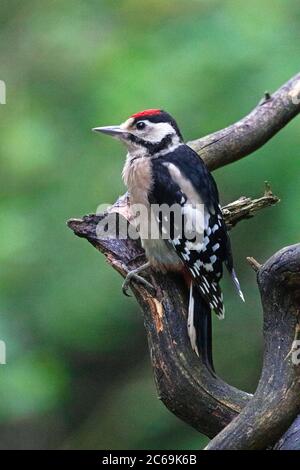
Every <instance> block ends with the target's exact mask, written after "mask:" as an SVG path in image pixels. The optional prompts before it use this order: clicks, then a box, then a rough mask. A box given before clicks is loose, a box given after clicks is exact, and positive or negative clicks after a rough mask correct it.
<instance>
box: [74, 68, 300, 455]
mask: <svg viewBox="0 0 300 470" xmlns="http://www.w3.org/2000/svg"><path fill="white" fill-rule="evenodd" d="M299 111H300V74H298V75H296V76H295V77H294V78H292V79H291V80H290V81H289V82H287V83H286V84H285V85H283V86H282V87H281V88H280V89H279V90H278V91H276V92H275V93H274V94H273V95H267V96H266V97H265V98H264V99H263V100H262V101H261V102H260V103H259V104H258V105H257V106H256V108H255V109H254V110H253V111H252V112H251V113H250V114H249V115H248V116H246V117H245V118H244V119H242V120H241V121H239V122H237V123H235V124H233V125H232V126H230V127H227V128H225V129H223V130H221V131H218V132H216V133H214V134H211V135H209V136H206V137H203V138H201V139H197V140H195V141H193V142H190V143H189V145H191V146H192V147H193V148H194V149H195V150H196V151H197V152H198V153H200V155H201V157H202V158H203V159H204V161H205V163H206V164H207V166H208V167H209V168H210V169H211V170H213V169H216V168H219V167H221V166H223V165H226V164H228V163H231V162H233V161H236V160H238V159H240V158H242V157H244V156H246V155H248V154H250V153H251V152H253V151H254V150H256V149H257V148H259V147H260V146H262V145H263V144H264V143H265V142H267V141H268V140H269V139H270V138H271V137H272V136H273V135H274V134H276V132H278V131H279V130H280V129H281V128H282V127H284V126H285V125H286V124H287V123H288V122H289V121H290V120H291V119H292V118H293V117H295V116H296V115H297V114H298V113H299ZM277 201H278V198H276V196H274V195H273V194H272V193H271V192H270V191H269V190H267V191H266V193H265V195H264V196H263V197H262V198H259V199H256V200H251V199H249V198H245V197H244V198H241V199H239V200H238V201H235V202H234V203H231V204H228V205H227V206H226V207H224V208H223V214H224V217H225V220H226V223H227V225H228V227H229V228H232V227H233V226H234V225H235V224H236V223H238V222H239V221H240V220H242V219H245V218H249V217H251V216H253V215H254V213H255V212H256V211H257V210H260V209H262V208H264V207H267V206H269V205H273V204H274V203H276V202H277ZM112 210H114V211H117V212H119V213H121V214H123V215H125V217H126V214H128V201H127V198H126V196H123V197H122V198H120V200H119V201H118V202H117V203H116V205H114V206H113V208H112ZM102 217H103V215H90V216H85V217H83V219H72V220H70V221H69V223H68V225H69V227H70V228H71V229H72V230H73V231H74V233H75V234H76V235H78V236H79V237H83V238H86V239H87V240H88V241H89V242H90V243H92V244H93V245H94V246H95V247H96V248H97V249H98V250H99V251H101V252H102V253H103V254H104V255H105V256H106V258H107V260H108V262H109V263H110V264H111V266H112V267H113V268H114V269H116V270H117V271H118V272H119V273H120V274H121V275H122V276H125V275H126V273H127V272H128V271H129V270H130V269H133V268H135V267H137V266H138V265H139V264H141V263H142V262H143V259H142V257H143V251H142V249H141V247H140V244H139V242H138V241H136V242H135V241H133V240H130V239H127V240H119V239H114V240H112V239H105V238H99V237H98V236H97V224H98V222H99V221H100V220H101V219H102ZM256 268H257V269H256V270H257V271H258V279H259V287H260V291H261V296H262V303H263V308H264V321H265V323H264V332H265V350H264V366H263V371H262V376H261V379H260V382H259V386H258V389H257V391H256V393H255V395H254V396H253V398H252V397H251V396H250V395H249V394H247V393H245V392H242V391H240V390H237V389H236V388H234V387H231V386H230V385H228V384H226V383H225V382H224V381H222V380H221V379H219V378H218V377H217V376H216V375H214V374H213V373H211V372H210V371H209V370H208V369H207V368H206V367H205V365H204V364H202V362H201V360H199V358H198V357H197V356H196V355H195V354H194V353H193V351H192V350H191V348H190V344H189V340H188V336H187V331H186V315H187V311H186V310H187V293H186V292H185V290H184V289H183V287H182V282H181V280H180V279H178V278H177V277H176V276H175V275H169V276H165V275H161V274H159V273H154V272H152V273H151V274H150V276H151V283H152V284H153V285H154V287H155V288H156V295H155V296H153V294H152V293H150V292H147V290H145V288H144V287H142V286H140V285H138V284H134V286H133V292H134V295H135V296H136V298H137V300H138V302H139V304H140V305H141V308H142V312H143V316H144V323H145V327H146V330H147V334H148V340H149V347H150V352H151V361H152V365H153V369H154V375H155V380H156V384H157V389H158V393H159V397H160V398H161V399H162V401H163V402H164V403H165V404H166V406H167V407H168V408H169V409H170V410H171V411H172V412H173V413H174V414H176V415H177V416H178V417H180V418H181V419H183V420H184V421H186V422H187V423H189V424H190V425H192V426H194V427H195V428H196V429H198V430H199V431H201V432H202V433H204V434H206V435H207V436H209V437H212V438H213V437H214V436H216V435H217V434H218V433H220V434H219V435H217V437H215V439H213V440H212V441H211V443H210V444H209V446H208V448H212V449H219V448H220V449H221V448H233V449H242V448H243V449H247V448H250V449H256V448H266V447H267V446H269V445H273V444H274V443H275V441H276V440H278V439H279V438H280V437H281V436H282V435H283V433H284V432H285V431H286V430H287V429H288V427H289V426H290V425H291V423H292V421H293V420H294V419H295V418H296V415H297V414H298V413H299V412H300V399H299V397H300V390H299V376H300V370H299V369H300V366H295V365H294V363H293V361H292V356H291V355H289V354H288V353H289V351H290V350H291V348H292V343H293V338H294V333H295V328H296V325H297V322H298V315H299V298H300V297H299V291H300V275H299V270H300V247H299V245H296V246H293V247H290V248H286V249H284V250H282V251H281V252H279V253H277V254H276V255H274V257H272V258H271V259H270V260H269V261H268V262H267V263H266V264H265V265H263V266H260V265H259V264H256ZM242 410H243V411H242ZM234 418H236V419H234ZM229 423H231V424H229ZM224 428H225V429H224ZM222 429H223V431H222ZM221 431H222V432H221ZM299 434H300V431H299V421H298V420H295V422H294V424H292V425H291V427H290V429H289V430H288V431H287V433H286V434H284V435H283V437H282V438H281V439H280V441H279V443H278V444H277V448H289V447H292V446H295V442H297V439H298V442H299V440H300V439H299Z"/></svg>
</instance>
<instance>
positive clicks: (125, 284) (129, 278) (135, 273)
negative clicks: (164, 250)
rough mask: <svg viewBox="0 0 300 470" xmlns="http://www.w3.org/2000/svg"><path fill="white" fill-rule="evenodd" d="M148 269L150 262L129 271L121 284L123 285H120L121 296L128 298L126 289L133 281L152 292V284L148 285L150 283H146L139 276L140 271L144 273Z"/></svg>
mask: <svg viewBox="0 0 300 470" xmlns="http://www.w3.org/2000/svg"><path fill="white" fill-rule="evenodd" d="M149 267H150V262H149V261H148V262H147V263H145V264H143V265H142V266H140V267H139V268H136V269H133V270H132V271H129V273H128V274H127V276H126V277H125V281H124V282H123V285H122V291H123V294H125V295H127V296H129V294H128V293H127V291H128V288H129V286H130V284H131V282H132V281H133V280H135V281H137V282H139V283H140V284H143V285H144V286H145V287H147V288H148V289H150V290H151V291H152V292H153V290H154V287H153V286H152V284H150V282H148V281H146V279H144V278H143V277H142V276H139V273H141V272H142V271H145V270H146V269H148V268H149Z"/></svg>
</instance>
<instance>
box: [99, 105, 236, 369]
mask: <svg viewBox="0 0 300 470" xmlns="http://www.w3.org/2000/svg"><path fill="white" fill-rule="evenodd" d="M93 130H94V131H97V132H102V133H104V134H108V135H110V136H112V137H115V138H117V139H119V140H120V141H121V142H123V143H124V144H125V146H126V147H127V149H128V153H127V158H126V162H125V165H124V169H123V180H124V182H125V184H126V186H127V187H128V191H129V200H130V204H131V205H133V204H142V205H143V206H145V207H146V208H147V213H148V215H149V214H150V213H151V207H152V205H153V204H158V205H162V204H167V205H168V206H172V205H174V204H177V205H178V206H179V208H180V210H181V213H182V216H183V220H184V222H183V223H185V224H186V225H189V226H190V227H193V228H194V229H195V230H196V233H197V231H199V232H200V231H201V228H199V229H198V227H197V224H196V225H195V215H197V214H196V213H197V210H198V207H199V205H201V207H204V213H203V214H202V215H203V226H202V234H201V235H202V237H201V238H200V241H199V240H195V239H193V238H192V239H187V237H186V236H185V234H184V233H182V236H180V237H179V236H176V237H175V236H174V235H173V236H172V230H171V231H170V236H169V238H168V239H163V238H159V239H157V238H156V239H152V238H151V236H150V237H145V238H143V237H142V236H141V243H142V246H143V248H144V250H145V254H146V258H147V263H146V264H144V265H142V266H141V267H139V268H138V269H135V270H133V271H131V272H130V273H129V274H128V275H127V277H126V279H125V282H124V284H123V288H124V292H126V290H127V287H128V285H129V283H130V282H131V280H133V279H135V280H136V281H139V282H142V283H144V284H146V285H147V286H149V283H148V282H147V281H146V280H145V279H144V278H143V277H141V276H140V275H139V274H140V273H141V272H142V271H145V270H146V269H147V268H149V267H151V268H153V269H155V270H158V271H162V272H168V271H176V272H181V273H182V274H183V275H184V279H185V280H187V282H188V284H189V308H188V320H187V330H188V335H189V338H190V342H191V346H192V348H193V350H194V351H195V352H196V354H198V355H199V351H200V353H201V351H202V350H203V349H205V348H203V343H204V342H205V341H207V338H206V336H205V333H204V330H205V329H206V328H207V318H208V316H209V315H210V314H211V311H214V312H215V313H216V314H217V316H218V317H219V318H224V312H225V309H224V304H223V295H222V292H221V288H220V284H219V283H220V280H221V278H222V274H223V264H225V266H226V268H227V269H228V271H229V273H230V274H231V276H232V278H233V281H234V283H235V285H236V288H237V290H238V292H239V295H240V297H241V298H242V300H243V301H244V296H243V293H242V291H241V288H240V284H239V281H238V279H237V276H236V274H235V271H234V269H233V259H232V252H231V245H230V240H229V236H228V233H227V229H226V225H225V222H224V219H223V216H222V211H221V207H220V204H219V194H218V189H217V185H216V183H215V180H214V178H213V177H212V175H211V173H210V172H209V170H208V168H207V167H206V165H205V164H204V162H203V160H202V159H201V158H200V157H199V155H198V154H197V153H196V152H194V150H192V149H191V148H190V147H189V146H188V145H186V144H185V143H184V140H183V137H182V134H181V132H180V130H179V127H178V125H177V123H176V121H175V120H174V119H173V118H172V116H170V114H168V113H167V112H165V111H163V110H161V109H147V110H145V111H141V112H139V113H136V114H133V115H132V116H130V117H129V118H128V119H127V120H126V121H125V122H123V123H122V124H121V125H119V126H108V127H96V128H94V129H93ZM159 222H162V221H161V220H160V221H159ZM169 222H170V221H169ZM142 223H143V221H142V220H141V224H142ZM171 223H172V221H171ZM160 229H161V225H160ZM171 229H172V227H171ZM205 359H206V361H207V362H208V363H209V364H210V365H211V367H212V368H213V366H212V358H211V357H206V358H205Z"/></svg>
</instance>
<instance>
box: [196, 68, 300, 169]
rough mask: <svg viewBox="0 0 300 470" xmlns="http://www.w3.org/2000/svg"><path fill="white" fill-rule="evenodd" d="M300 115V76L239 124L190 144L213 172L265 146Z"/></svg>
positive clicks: (299, 74)
mask: <svg viewBox="0 0 300 470" xmlns="http://www.w3.org/2000/svg"><path fill="white" fill-rule="evenodd" d="M299 112H300V73H298V74H297V75H295V76H294V77H293V78H291V80H289V81H288V82H287V83H285V84H284V85H283V86H282V87H281V88H279V89H278V90H277V91H276V92H275V93H273V94H272V95H268V96H267V97H266V98H264V99H263V100H262V101H260V102H259V104H258V105H257V106H256V107H255V108H254V109H253V111H251V113H250V114H248V115H247V116H246V117H244V118H243V119H241V120H240V121H238V122H236V123H235V124H233V125H231V126H229V127H226V128H225V129H222V130H220V131H218V132H214V133H213V134H209V135H207V136H205V137H202V138H200V139H196V140H192V141H190V142H188V145H190V147H192V148H193V149H194V150H195V151H196V152H197V153H199V155H200V156H201V158H202V159H203V160H204V162H205V163H206V165H207V166H208V168H209V169H210V170H215V169H216V168H220V167H222V166H224V165H228V164H229V163H232V162H235V161H236V160H240V159H241V158H243V157H245V156H246V155H249V154H250V153H252V152H254V151H255V150H257V149H258V148H260V147H262V146H263V145H264V144H265V143H266V142H268V140H270V139H271V138H272V137H273V136H274V135H275V134H276V133H277V132H278V131H280V129H282V128H283V127H284V126H285V125H286V124H288V123H289V122H290V121H291V120H292V119H293V118H294V117H295V116H297V114H299Z"/></svg>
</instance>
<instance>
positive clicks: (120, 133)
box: [92, 126, 128, 137]
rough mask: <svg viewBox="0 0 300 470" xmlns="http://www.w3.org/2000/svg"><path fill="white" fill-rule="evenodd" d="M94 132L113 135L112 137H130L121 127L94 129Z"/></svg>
mask: <svg viewBox="0 0 300 470" xmlns="http://www.w3.org/2000/svg"><path fill="white" fill-rule="evenodd" d="M92 130H93V131H95V132H102V134H107V135H111V136H112V137H126V136H127V135H128V132H126V131H124V130H123V129H121V128H120V127H119V126H105V127H94V128H93V129H92Z"/></svg>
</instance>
